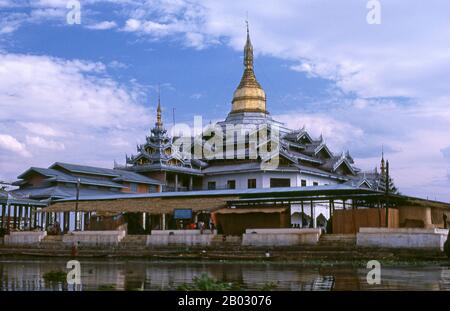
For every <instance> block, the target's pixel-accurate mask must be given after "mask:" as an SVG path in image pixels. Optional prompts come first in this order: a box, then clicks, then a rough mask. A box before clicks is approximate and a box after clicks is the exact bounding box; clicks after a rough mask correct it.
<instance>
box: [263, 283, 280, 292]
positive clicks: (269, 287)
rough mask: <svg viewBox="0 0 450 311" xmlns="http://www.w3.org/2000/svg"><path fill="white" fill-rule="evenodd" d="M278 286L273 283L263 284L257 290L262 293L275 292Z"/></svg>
mask: <svg viewBox="0 0 450 311" xmlns="http://www.w3.org/2000/svg"><path fill="white" fill-rule="evenodd" d="M277 287H278V285H277V284H276V283H275V282H268V283H266V284H264V285H263V286H262V287H261V288H260V289H259V290H260V291H263V292H267V291H272V290H275V289H276V288H277Z"/></svg>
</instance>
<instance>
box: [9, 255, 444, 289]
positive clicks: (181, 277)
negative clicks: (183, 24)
mask: <svg viewBox="0 0 450 311" xmlns="http://www.w3.org/2000/svg"><path fill="white" fill-rule="evenodd" d="M66 262H67V261H65V260H48V259H45V260H17V259H16V260H5V259H2V260H0V290H1V291H5V290H26V291H28V290H30V291H35V290H74V288H73V286H70V285H66V284H65V283H64V284H62V283H54V282H53V283H50V284H49V283H48V282H45V281H44V279H43V275H44V274H45V273H46V272H49V271H55V270H63V271H67V269H65V266H66ZM80 263H81V282H82V285H81V286H79V287H78V288H76V289H77V290H101V289H116V290H174V289H176V288H177V287H178V286H179V285H181V284H183V283H191V282H192V279H193V278H194V277H196V276H199V275H201V274H202V273H207V274H209V275H210V276H212V277H214V278H215V279H217V280H221V281H225V282H232V283H234V284H239V285H240V287H241V288H242V289H248V290H252V289H253V290H257V289H261V288H262V287H263V286H265V285H267V284H268V283H272V284H273V285H274V286H275V287H274V289H275V290H292V291H301V290H305V291H309V290H450V267H442V266H402V267H382V270H381V284H380V285H369V284H368V283H367V273H368V271H369V269H365V267H361V268H358V267H344V266H334V267H328V266H327V267H305V266H301V265H296V264H283V263H260V264H259V263H220V262H201V263H195V262H168V263H167V262H154V261H144V260H117V261H116V260H115V261H112V260H111V261H110V260H102V261H99V260H82V259H81V260H80Z"/></svg>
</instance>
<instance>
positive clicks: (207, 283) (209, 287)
mask: <svg viewBox="0 0 450 311" xmlns="http://www.w3.org/2000/svg"><path fill="white" fill-rule="evenodd" d="M192 281H193V282H192V284H186V283H185V284H182V285H180V286H178V288H177V290H179V291H227V290H235V289H236V287H235V286H233V284H232V283H226V282H221V281H218V280H215V279H214V278H212V277H210V276H209V275H208V274H206V273H203V274H201V275H200V276H196V277H194V279H193V280H192Z"/></svg>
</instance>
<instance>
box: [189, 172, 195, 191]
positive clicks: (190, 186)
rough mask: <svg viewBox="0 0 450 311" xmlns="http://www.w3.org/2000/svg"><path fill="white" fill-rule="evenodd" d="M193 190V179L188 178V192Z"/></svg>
mask: <svg viewBox="0 0 450 311" xmlns="http://www.w3.org/2000/svg"><path fill="white" fill-rule="evenodd" d="M193 189H194V178H193V177H192V176H189V190H190V191H192V190H193Z"/></svg>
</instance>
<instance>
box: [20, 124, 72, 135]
mask: <svg viewBox="0 0 450 311" xmlns="http://www.w3.org/2000/svg"><path fill="white" fill-rule="evenodd" d="M19 124H20V125H22V126H23V127H25V128H26V129H27V130H28V131H29V132H31V133H34V134H39V135H44V136H53V137H64V136H66V134H65V133H63V132H61V131H58V130H56V129H54V128H53V127H51V126H48V125H46V124H42V123H36V122H19Z"/></svg>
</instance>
